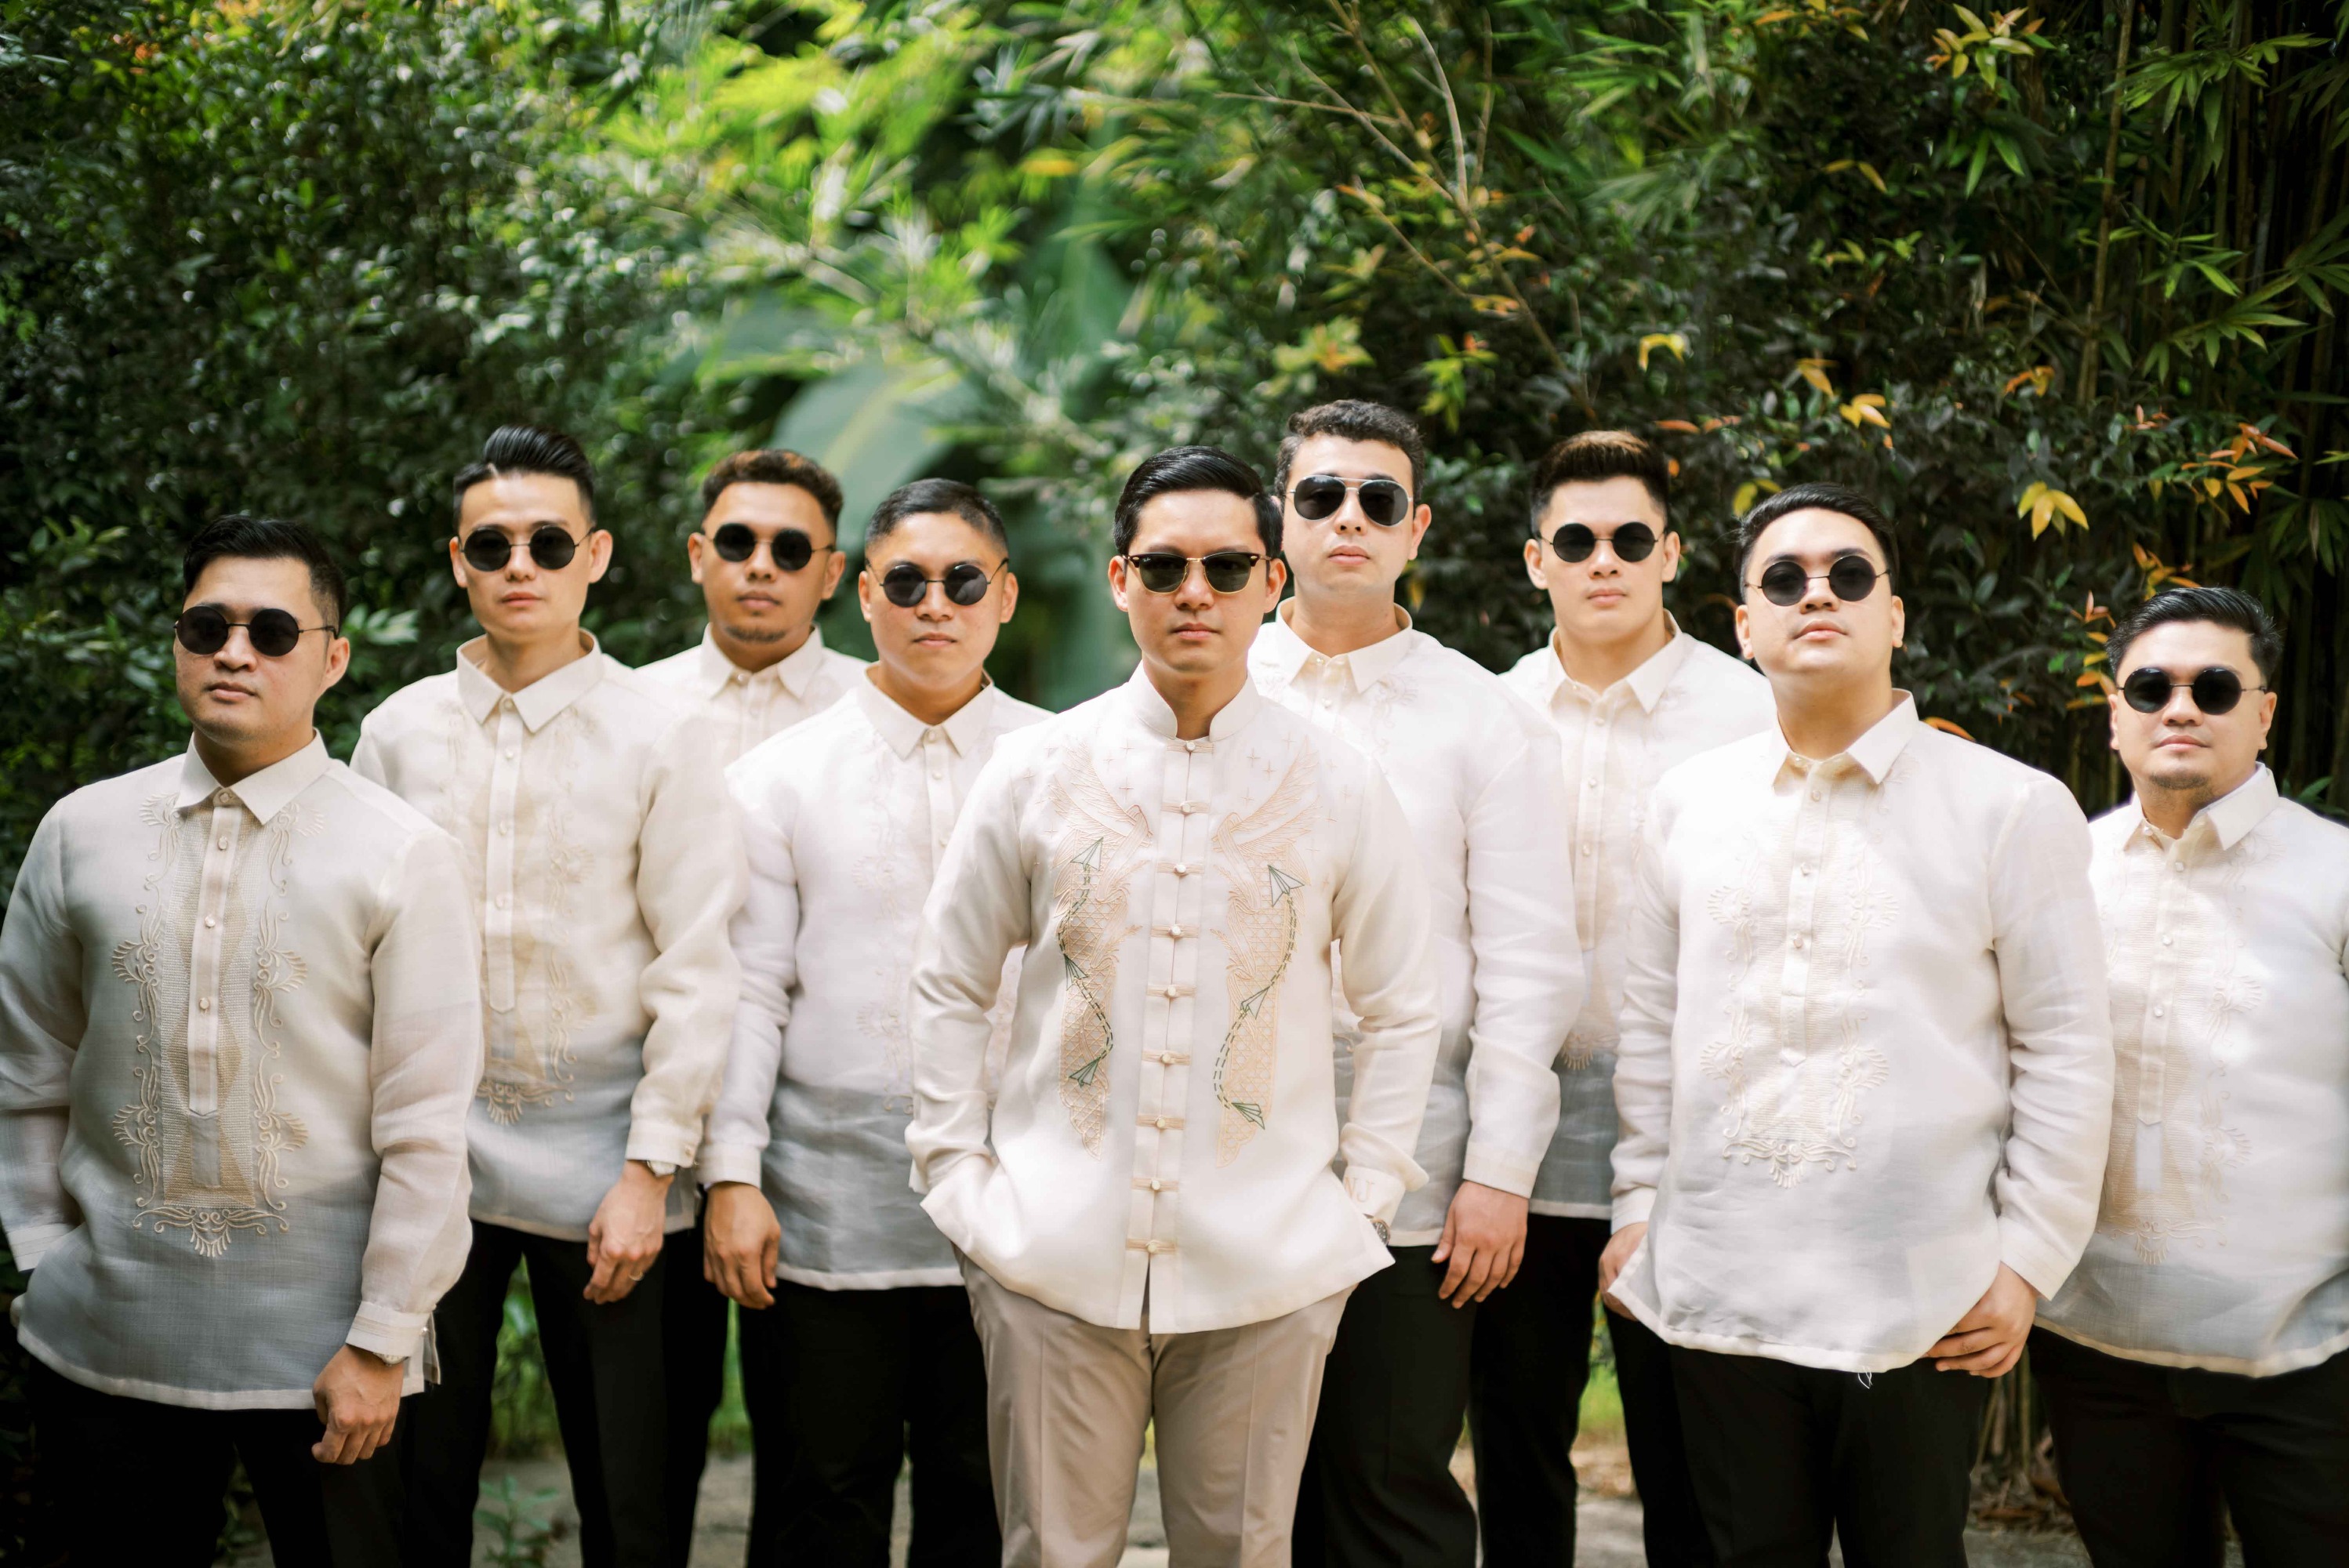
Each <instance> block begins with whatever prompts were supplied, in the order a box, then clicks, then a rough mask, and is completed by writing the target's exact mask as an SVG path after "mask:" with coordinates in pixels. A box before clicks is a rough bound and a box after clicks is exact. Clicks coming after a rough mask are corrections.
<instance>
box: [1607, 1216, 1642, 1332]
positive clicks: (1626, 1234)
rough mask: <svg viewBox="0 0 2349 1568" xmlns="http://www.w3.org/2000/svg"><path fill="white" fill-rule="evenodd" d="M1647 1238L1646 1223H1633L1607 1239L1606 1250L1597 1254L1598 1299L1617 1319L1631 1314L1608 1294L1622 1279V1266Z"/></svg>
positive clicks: (1640, 1221)
mask: <svg viewBox="0 0 2349 1568" xmlns="http://www.w3.org/2000/svg"><path fill="white" fill-rule="evenodd" d="M1647 1236H1648V1222H1647V1221H1645V1220H1637V1221H1634V1222H1631V1223H1630V1224H1628V1225H1626V1226H1624V1227H1623V1228H1622V1229H1621V1230H1619V1231H1618V1232H1616V1233H1614V1234H1613V1235H1611V1236H1609V1237H1608V1238H1607V1250H1606V1251H1605V1252H1602V1253H1599V1300H1600V1301H1603V1302H1605V1303H1606V1304H1607V1310H1608V1311H1609V1312H1611V1313H1613V1314H1614V1315H1616V1316H1618V1317H1629V1316H1630V1315H1631V1314H1630V1310H1629V1309H1628V1308H1626V1307H1625V1306H1624V1305H1623V1304H1622V1303H1621V1302H1619V1301H1617V1300H1616V1299H1615V1297H1614V1296H1613V1295H1611V1294H1610V1293H1611V1292H1612V1291H1613V1290H1614V1288H1615V1282H1616V1281H1617V1280H1618V1279H1619V1278H1620V1277H1622V1274H1623V1268H1624V1265H1625V1264H1629V1263H1630V1261H1631V1254H1632V1253H1636V1252H1638V1251H1639V1250H1640V1243H1641V1242H1643V1241H1645V1240H1647Z"/></svg>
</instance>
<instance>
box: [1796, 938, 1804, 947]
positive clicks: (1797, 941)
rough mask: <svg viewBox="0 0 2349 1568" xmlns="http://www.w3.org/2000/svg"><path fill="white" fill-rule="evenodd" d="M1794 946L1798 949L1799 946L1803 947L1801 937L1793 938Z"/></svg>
mask: <svg viewBox="0 0 2349 1568" xmlns="http://www.w3.org/2000/svg"><path fill="white" fill-rule="evenodd" d="M1794 945H1795V946H1796V947H1800V946H1802V945H1803V939H1802V938H1801V937H1799V936H1797V937H1795V939H1794Z"/></svg>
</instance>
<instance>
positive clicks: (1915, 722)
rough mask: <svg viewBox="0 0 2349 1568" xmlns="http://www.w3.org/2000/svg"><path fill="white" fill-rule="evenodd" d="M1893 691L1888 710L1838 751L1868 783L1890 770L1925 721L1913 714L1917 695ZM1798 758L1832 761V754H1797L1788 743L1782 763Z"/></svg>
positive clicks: (1809, 760) (1808, 760) (1882, 779)
mask: <svg viewBox="0 0 2349 1568" xmlns="http://www.w3.org/2000/svg"><path fill="white" fill-rule="evenodd" d="M1894 695H1895V696H1899V699H1900V700H1899V702H1896V703H1894V704H1893V705H1892V711H1891V712H1890V713H1888V714H1886V715H1885V716H1884V717H1882V718H1879V719H1878V720H1877V721H1876V722H1875V723H1874V724H1872V725H1870V726H1868V730H1867V733H1865V734H1863V735H1862V736H1861V737H1860V738H1858V739H1857V740H1855V741H1853V742H1852V743H1851V744H1850V745H1849V746H1847V747H1845V748H1844V749H1843V753H1842V755H1843V756H1844V757H1845V758H1849V759H1850V762H1851V764H1852V766H1854V767H1856V768H1857V769H1860V770H1861V771H1862V772H1864V773H1866V774H1867V775H1868V782H1870V783H1872V784H1881V783H1883V782H1884V780H1885V778H1886V776H1887V775H1889V773H1890V772H1891V771H1892V765H1893V764H1894V763H1896V762H1898V761H1899V760H1900V754H1901V753H1902V752H1903V751H1905V750H1907V749H1908V748H1909V741H1911V740H1912V739H1914V738H1916V735H1917V732H1918V731H1919V730H1920V729H1922V728H1924V727H1925V721H1924V720H1922V719H1920V718H1919V717H1917V699H1916V698H1915V697H1914V696H1910V695H1909V693H1907V692H1905V691H1904V692H1896V693H1895V694H1894ZM1781 743H1782V744H1783V737H1782V738H1781ZM1798 760H1799V761H1803V762H1812V763H1814V764H1815V765H1816V763H1823V762H1833V761H1835V760H1836V758H1832V757H1826V758H1797V757H1796V755H1795V750H1794V748H1792V747H1788V748H1786V761H1785V766H1792V765H1794V764H1795V763H1796V762H1797V761H1798Z"/></svg>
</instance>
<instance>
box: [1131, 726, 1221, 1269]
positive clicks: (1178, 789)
mask: <svg viewBox="0 0 2349 1568" xmlns="http://www.w3.org/2000/svg"><path fill="white" fill-rule="evenodd" d="M1214 767H1215V743H1214V742H1213V741H1212V740H1177V741H1173V742H1170V743H1169V744H1168V746H1167V748H1166V751H1165V755H1164V760H1163V762H1162V764H1161V766H1160V769H1159V799H1158V830H1157V842H1158V846H1159V851H1158V856H1157V866H1156V869H1155V872H1154V877H1153V881H1154V887H1153V890H1152V896H1151V901H1150V919H1151V921H1152V925H1151V928H1150V965H1149V970H1148V976H1149V980H1148V985H1147V987H1146V989H1145V991H1144V994H1143V1003H1142V1019H1143V1027H1142V1071H1141V1083H1140V1092H1139V1093H1138V1094H1137V1095H1136V1096H1135V1107H1136V1110H1135V1120H1136V1122H1137V1126H1136V1127H1135V1129H1134V1140H1133V1203H1132V1207H1131V1209H1130V1211H1129V1213H1128V1218H1127V1225H1126V1242H1125V1244H1126V1256H1127V1258H1128V1260H1129V1263H1130V1264H1134V1265H1138V1266H1130V1267H1129V1268H1128V1270H1127V1286H1128V1289H1127V1292H1126V1294H1127V1295H1128V1296H1129V1297H1131V1296H1133V1295H1137V1294H1138V1293H1139V1291H1140V1290H1141V1289H1142V1288H1143V1286H1144V1285H1145V1284H1146V1285H1147V1286H1148V1288H1149V1293H1150V1295H1152V1296H1153V1297H1154V1298H1156V1299H1159V1300H1162V1301H1163V1300H1165V1299H1167V1298H1166V1294H1165V1293H1166V1292H1167V1291H1168V1290H1171V1289H1174V1288H1176V1286H1177V1283H1178V1281H1179V1279H1180V1274H1179V1270H1178V1268H1177V1265H1176V1251H1177V1249H1176V1244H1175V1233H1176V1230H1177V1227H1178V1224H1179V1220H1180V1203H1181V1179H1182V1171H1183V1155H1184V1150H1185V1142H1184V1138H1185V1132H1186V1131H1187V1129H1186V1128H1185V1125H1184V1116H1183V1108H1184V1106H1185V1105H1186V1104H1187V1103H1189V1095H1190V1072H1191V1068H1192V1065H1193V1057H1194V1053H1195V1049H1196V1047H1197V1044H1198V1039H1197V1028H1198V1026H1197V1000H1198V995H1197V981H1198V970H1199V938H1200V930H1199V922H1200V917H1201V911H1202V908H1203V907H1204V905H1205V903H1206V877H1207V867H1206V855H1207V820H1208V813H1209V805H1210V801H1211V799H1212V797H1213V790H1214V783H1215V776H1214Z"/></svg>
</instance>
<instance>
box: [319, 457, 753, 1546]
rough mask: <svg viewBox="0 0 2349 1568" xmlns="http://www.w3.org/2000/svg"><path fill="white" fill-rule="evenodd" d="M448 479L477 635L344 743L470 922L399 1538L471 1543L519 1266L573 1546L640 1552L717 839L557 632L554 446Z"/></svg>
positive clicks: (711, 1052)
mask: <svg viewBox="0 0 2349 1568" xmlns="http://www.w3.org/2000/svg"><path fill="white" fill-rule="evenodd" d="M454 489H455V492H456V494H455V506H454V510H455V512H456V522H457V529H456V535H455V537H454V538H452V539H451V540H450V542H449V559H450V567H451V570H452V571H453V572H454V573H455V574H456V578H457V582H458V584H459V585H460V587H461V588H463V589H464V591H465V596H466V599H467V600H468V602H469V603H471V606H472V611H473V616H474V619H475V620H477V621H478V622H479V623H480V624H481V636H480V637H478V638H476V639H474V640H473V641H471V642H470V643H467V644H466V645H463V646H462V647H460V648H459V649H458V650H457V654H456V658H455V661H454V662H455V666H456V667H455V668H454V669H453V670H451V671H450V672H449V673H447V674H445V675H438V676H430V677H429V678H428V679H425V680H421V681H419V682H417V683H416V684H415V685H414V686H409V687H407V688H406V689H404V690H402V691H399V692H397V693H395V694H394V695H393V696H390V697H389V698H388V699H387V700H386V701H385V702H384V704H383V705H382V706H381V707H378V708H377V709H376V710H375V711H374V712H373V713H371V714H369V715H368V716H367V721H366V723H365V724H364V725H363V726H362V727H361V730H360V734H359V743H358V749H357V752H356V753H354V755H353V757H352V758H351V766H352V767H353V769H356V770H357V771H358V772H360V773H362V774H365V775H367V776H368V777H370V778H373V779H378V780H379V781H380V782H382V783H383V784H385V785H387V786H388V788H390V789H392V790H393V791H394V792H395V793H396V794H398V795H399V796H400V797H401V798H403V799H406V800H407V801H409V804H411V805H413V806H415V807H416V808H417V809H418V810H421V811H423V812H424V813H425V814H426V815H427V816H429V817H431V818H432V819H433V820H436V821H438V822H440V824H441V825H442V826H444V827H446V828H447V829H449V830H450V832H451V833H453V834H454V835H455V836H456V839H457V841H458V843H459V845H460V847H461V848H462V850H463V851H464V864H465V875H466V885H467V887H468V889H469V891H470V892H471V895H472V899H473V902H474V907H475V909H476V910H477V911H478V912H479V917H480V923H481V950H480V957H479V959H478V963H479V965H480V969H481V977H482V978H481V991H482V1006H483V1026H484V1034H485V1036H486V1040H485V1053H486V1061H487V1065H486V1067H485V1068H484V1070H483V1071H482V1074H481V1081H480V1084H479V1086H478V1088H477V1090H476V1094H475V1098H474V1101H473V1110H472V1117H471V1125H470V1129H469V1130H470V1134H471V1150H472V1170H473V1198H472V1218H473V1244H472V1251H471V1255H470V1256H469V1257H468V1259H467V1261H466V1264H465V1270H464V1273H463V1274H462V1275H461V1276H460V1278H459V1279H458V1281H457V1284H455V1286H454V1287H452V1288H451V1289H450V1292H449V1295H448V1297H447V1299H446V1300H444V1301H443V1302H442V1303H441V1304H440V1316H439V1320H438V1327H439V1334H440V1362H441V1383H440V1387H438V1388H436V1389H434V1390H433V1391H432V1393H431V1394H430V1395H429V1397H428V1398H423V1399H420V1400H419V1401H418V1402H417V1408H416V1410H415V1412H414V1414H413V1416H412V1418H410V1419H409V1421H408V1423H407V1429H408V1430H407V1434H406V1438H405V1439H404V1440H405V1443H406V1449H405V1458H406V1460H407V1468H408V1476H409V1499H408V1527H407V1540H406V1551H407V1554H408V1559H409V1562H410V1563H426V1564H429V1563H445V1564H450V1565H451V1568H455V1565H457V1564H462V1563H468V1562H470V1561H471V1550H472V1534H473V1505H474V1501H475V1499H476V1496H477V1495H478V1492H479V1490H480V1481H481V1459H482V1455H483V1452H484V1450H485V1448H486V1446H487V1443H488V1440H489V1431H490V1403H491V1392H492V1381H493V1377H494V1374H495V1371H496V1366H497V1336H498V1326H499V1324H500V1323H501V1322H502V1321H503V1317H504V1303H505V1296H506V1289H507V1284H508V1282H509V1281H510V1280H511V1279H512V1274H513V1272H514V1269H515V1267H516V1265H517V1264H527V1266H528V1267H529V1270H530V1285H531V1299H532V1302H533V1305H535V1307H536V1309H537V1314H538V1327H539V1336H540V1338H541V1341H542V1343H543V1346H544V1347H545V1351H546V1363H547V1379H548V1381H549V1383H550V1384H551V1385H552V1386H553V1387H554V1400H555V1414H556V1417H557V1418H558V1420H559V1422H560V1424H561V1426H562V1429H563V1447H564V1455H565V1457H566V1459H567V1460H568V1461H569V1464H570V1469H571V1480H572V1489H573V1493H574V1499H575V1501H576V1502H577V1505H578V1508H579V1544H580V1553H581V1556H582V1558H583V1560H584V1561H585V1562H586V1563H588V1564H590V1565H591V1568H602V1565H605V1564H620V1565H624V1568H638V1565H644V1568H652V1565H654V1564H657V1563H661V1562H662V1561H663V1560H664V1558H665V1557H666V1555H667V1551H668V1541H667V1527H666V1519H667V1504H666V1501H665V1498H664V1490H665V1475H666V1470H665V1468H664V1449H666V1447H667V1441H666V1438H667V1425H666V1422H667V1391H666V1386H665V1383H664V1377H663V1361H662V1333H661V1325H662V1314H661V1305H662V1295H663V1290H662V1285H663V1281H662V1277H661V1275H662V1270H663V1269H664V1268H665V1267H666V1266H669V1264H668V1263H667V1258H666V1254H665V1253H664V1252H663V1247H662V1240H663V1237H664V1235H665V1234H668V1233H677V1232H680V1231H689V1230H690V1229H691V1228H692V1225H693V1222H694V1202H693V1186H692V1182H691V1181H689V1180H688V1181H683V1182H679V1181H676V1180H675V1178H676V1175H677V1172H678V1170H680V1169H681V1168H689V1167H690V1166H691V1164H692V1162H693V1160H694V1157H695V1155H696V1154H697V1153H698V1151H699V1147H700V1141H701V1123H702V1118H703V1116H704V1115H705V1114H707V1112H708V1110H709V1105H710V1102H711V1101H712V1100H713V1099H715V1098H716V1095H717V1092H718V1082H719V1074H720V1073H721V1072H722V1071H723V1070H724V1067H725V1059H726V1042H727V1037H728V1036H729V1034H730V1032H731V1030H732V1027H733V1019H734V1004H735V999H736V995H737V992H738V989H739V983H738V973H737V971H736V968H735V965H734V952H733V949H732V947H730V945H729V944H728V943H727V940H726V924H727V922H728V920H729V919H730V917H731V916H732V914H733V913H734V911H735V909H736V907H737V906H738V905H739V904H740V903H741V901H742V892H743V886H744V882H745V880H746V873H745V872H744V870H743V866H742V850H741V835H740V831H739V830H738V829H737V827H736V819H735V815H734V809H733V803H732V801H731V800H730V799H729V798H728V797H727V794H726V789H725V781H724V779H723V776H722V768H723V762H722V756H721V748H722V742H721V740H720V738H719V735H718V733H717V731H716V727H715V726H714V725H713V724H712V722H711V721H710V719H709V717H708V715H707V714H706V713H705V712H703V711H702V710H701V709H700V708H698V707H696V706H694V705H691V704H680V703H678V700H677V697H676V695H675V694H674V693H673V692H671V691H669V690H667V688H665V687H662V686H658V685H657V684H655V683H653V682H651V681H647V680H646V679H645V678H644V677H643V676H639V675H637V674H636V672H635V671H633V670H630V669H627V668H626V667H625V666H623V665H619V664H617V663H616V662H615V661H614V660H613V659H611V658H610V657H609V656H607V655H605V653H604V652H603V651H602V650H601V649H600V648H599V647H597V645H596V643H595V638H594V637H593V636H591V635H589V634H587V633H586V632H585V631H583V630H581V628H580V624H579V619H580V614H581V613H582V611H583V610H584V609H585V605H586V602H587V589H588V585H589V584H590V583H593V582H595V580H596V579H597V578H599V577H601V576H602V575H603V574H604V572H605V569H606V567H608V566H609V565H610V563H611V559H612V536H611V535H610V534H609V533H607V532H605V531H604V530H602V529H600V528H598V527H596V526H595V469H594V468H593V466H592V465H591V464H590V463H589V461H588V459H587V456H586V454H585V452H584V451H583V450H581V449H580V447H579V444H578V442H576V441H575V440H574V439H573V438H570V437H569V436H566V435H564V434H562V433H561V432H559V431H554V430H546V429H541V428H535V427H533V426H527V425H508V426H505V427H502V428H500V429H499V430H497V431H496V432H494V433H493V434H492V436H491V437H490V438H489V440H488V441H487V442H486V443H485V444H484V445H483V447H482V449H481V460H480V461H479V462H477V463H474V464H472V465H471V467H468V468H467V469H464V470H463V471H462V472H460V474H459V475H458V476H457V479H456V482H455V487H454ZM698 1262H699V1260H698V1259H696V1258H694V1257H692V1256H690V1255H688V1256H687V1257H685V1258H683V1259H682V1260H679V1261H678V1264H676V1266H681V1267H685V1268H695V1267H698Z"/></svg>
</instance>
